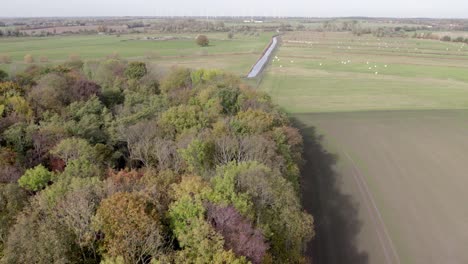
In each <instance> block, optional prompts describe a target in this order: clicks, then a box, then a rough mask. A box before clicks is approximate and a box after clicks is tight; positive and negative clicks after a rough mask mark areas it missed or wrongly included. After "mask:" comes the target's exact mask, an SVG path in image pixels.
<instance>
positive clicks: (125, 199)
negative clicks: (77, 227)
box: [95, 193, 164, 263]
mask: <svg viewBox="0 0 468 264" xmlns="http://www.w3.org/2000/svg"><path fill="white" fill-rule="evenodd" d="M95 221H96V222H95V223H96V224H95V227H96V230H97V231H101V232H102V233H103V234H104V241H103V249H104V251H105V253H106V254H108V255H110V256H112V257H119V256H121V257H123V259H124V260H125V262H126V263H137V262H144V261H145V260H146V258H147V257H148V256H153V257H156V256H157V255H158V254H159V253H160V251H161V250H162V248H163V247H164V243H163V242H164V241H163V240H164V234H163V231H162V227H161V224H160V223H159V221H160V216H159V215H158V214H157V213H156V211H155V207H154V205H152V204H151V203H150V202H148V201H147V200H146V199H145V198H144V197H143V196H141V195H139V194H137V193H116V194H114V195H112V196H110V197H108V198H106V199H104V200H103V201H102V202H101V204H100V206H99V208H98V209H97V213H96V219H95Z"/></svg>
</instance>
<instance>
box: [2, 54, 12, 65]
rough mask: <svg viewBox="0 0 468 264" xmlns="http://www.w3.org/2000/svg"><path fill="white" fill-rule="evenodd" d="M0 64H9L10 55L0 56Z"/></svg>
mask: <svg viewBox="0 0 468 264" xmlns="http://www.w3.org/2000/svg"><path fill="white" fill-rule="evenodd" d="M0 63H4V64H10V63H11V57H10V55H5V54H3V55H0Z"/></svg>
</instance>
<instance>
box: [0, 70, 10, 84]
mask: <svg viewBox="0 0 468 264" xmlns="http://www.w3.org/2000/svg"><path fill="white" fill-rule="evenodd" d="M7 79H8V73H6V72H5V71H3V70H0V82H4V81H6V80H7Z"/></svg>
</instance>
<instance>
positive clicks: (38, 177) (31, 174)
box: [18, 165, 52, 192]
mask: <svg viewBox="0 0 468 264" xmlns="http://www.w3.org/2000/svg"><path fill="white" fill-rule="evenodd" d="M51 179H52V173H51V172H50V171H48V170H47V169H46V168H45V167H44V166H42V165H39V166H36V167H35V168H33V169H29V170H27V171H26V172H25V173H24V174H23V176H21V178H20V179H19V180H18V184H19V185H20V186H21V187H23V188H25V189H26V190H29V191H34V192H35V191H39V190H42V189H44V188H45V187H46V186H47V184H48V183H49V181H50V180H51Z"/></svg>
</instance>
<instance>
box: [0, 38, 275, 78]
mask: <svg viewBox="0 0 468 264" xmlns="http://www.w3.org/2000/svg"><path fill="white" fill-rule="evenodd" d="M207 35H208V37H209V39H210V46H208V47H199V46H197V45H196V44H195V41H194V39H195V37H196V34H164V35H155V34H152V35H145V34H139V35H122V36H121V37H116V36H106V35H92V36H58V37H45V38H37V37H35V38H3V39H0V55H8V56H10V57H11V59H12V64H0V68H1V69H4V70H7V71H10V72H11V71H15V70H21V69H23V68H25V67H26V66H27V64H25V63H24V62H23V58H24V56H25V55H26V54H31V55H33V56H34V58H35V60H36V63H39V64H40V62H39V58H40V57H42V56H44V57H46V58H47V59H48V61H49V62H48V63H60V62H64V61H66V60H67V59H68V58H69V56H70V55H79V56H80V58H81V59H83V60H90V59H93V60H94V59H101V58H105V57H106V56H109V55H111V54H114V53H116V54H118V55H119V56H120V57H121V58H124V59H129V60H144V61H147V62H152V63H155V64H160V65H163V66H172V65H185V66H188V67H194V68H198V67H209V68H223V69H226V70H228V71H232V72H234V73H237V74H246V73H247V71H248V70H249V68H250V67H251V65H252V64H254V63H255V61H256V59H257V57H258V56H260V54H261V53H262V51H263V49H264V48H265V46H266V45H267V44H268V42H269V41H270V38H271V35H272V34H271V33H262V34H260V35H259V36H246V35H243V34H237V35H235V36H234V39H231V40H230V39H228V38H227V33H210V34H207ZM167 36H172V37H176V38H178V39H175V40H165V41H163V40H143V38H145V37H167Z"/></svg>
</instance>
